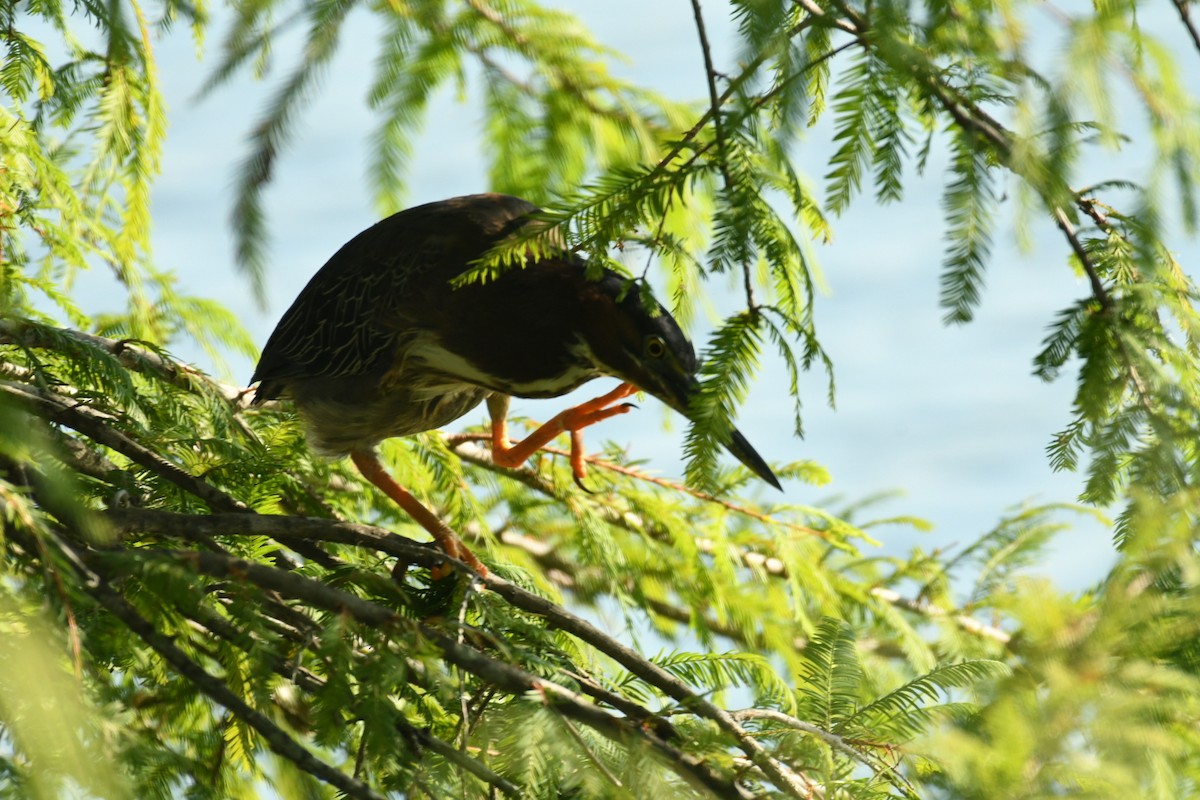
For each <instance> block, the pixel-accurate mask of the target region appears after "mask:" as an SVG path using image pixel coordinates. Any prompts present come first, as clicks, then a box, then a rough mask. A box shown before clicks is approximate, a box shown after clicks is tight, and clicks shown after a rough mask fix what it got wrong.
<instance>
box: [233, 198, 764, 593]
mask: <svg viewBox="0 0 1200 800" xmlns="http://www.w3.org/2000/svg"><path fill="white" fill-rule="evenodd" d="M537 211H538V209H537V208H536V207H535V206H533V205H532V204H530V203H527V202H526V201H524V200H521V199H519V198H516V197H510V196H507V195H499V194H480V195H470V196H467V197H456V198H453V199H450V200H443V201H441V202H437V203H429V204H427V205H423V206H418V207H416V208H411V209H408V210H406V211H401V212H400V213H398V214H394V215H392V216H391V217H388V218H387V219H385V220H383V221H381V222H379V223H377V224H376V225H374V226H372V227H370V228H368V229H367V230H365V231H363V232H362V233H360V234H359V235H358V236H356V237H354V238H353V239H351V240H350V242H348V243H347V244H346V245H345V246H344V247H342V249H341V250H339V251H338V252H337V253H336V254H335V255H334V256H333V258H331V259H329V261H328V262H327V263H326V264H325V266H324V267H322V268H321V269H320V271H318V272H317V274H316V275H315V276H313V278H312V280H311V281H309V283H308V285H307V286H305V287H304V290H303V291H302V292H301V293H300V296H299V297H297V298H296V301H295V302H294V303H292V306H291V308H289V309H288V310H287V312H286V313H285V314H284V315H283V318H282V319H281V320H280V321H279V325H278V326H277V327H276V328H275V331H274V333H272V334H271V337H270V339H268V340H267V346H266V347H265V348H263V352H262V358H261V359H260V360H259V362H258V367H257V368H256V369H255V370H254V377H253V378H251V383H253V382H254V381H261V384H260V385H259V387H258V391H257V392H256V395H255V398H254V402H255V403H261V402H263V401H265V400H270V399H272V398H276V397H286V398H289V399H291V400H292V401H293V402H294V403H295V405H296V407H297V409H298V410H299V411H300V414H301V416H302V418H303V419H304V422H305V424H306V428H307V433H308V437H309V440H310V442H311V443H312V444H313V446H314V447H315V449H316V450H318V451H319V452H321V453H324V454H326V455H331V456H338V457H340V456H345V455H349V456H350V457H351V459H352V460H353V461H354V464H355V466H357V467H358V469H359V471H361V472H362V474H363V475H364V477H366V478H367V479H368V480H369V481H371V482H372V483H374V484H375V485H376V486H377V487H379V489H380V490H382V491H383V492H384V493H385V494H386V495H388V497H390V498H391V499H392V500H394V501H395V502H396V503H397V504H399V505H400V507H401V508H403V509H404V510H405V511H406V512H407V513H408V514H409V515H411V516H412V517H413V518H414V519H415V520H416V521H417V522H418V523H419V524H420V525H421V526H422V527H424V528H425V529H426V530H428V531H429V532H430V533H431V534H432V535H433V537H434V539H435V540H436V541H437V542H438V544H439V545H441V547H442V549H443V550H445V551H446V553H447V554H448V555H450V556H451V557H456V558H461V559H463V560H465V561H467V563H468V564H470V565H471V566H472V567H473V568H474V569H476V570H477V571H480V572H486V570H485V569H484V567H483V566H482V565H481V564H480V563H479V562H478V560H477V559H476V558H475V557H474V555H472V554H471V553H470V551H469V550H467V549H466V547H465V546H464V545H463V544H462V543H461V542H459V541H458V538H457V537H456V536H455V535H454V533H453V532H452V531H451V530H450V529H449V528H448V527H447V526H446V525H445V524H444V523H443V522H442V521H441V520H439V519H438V518H437V516H436V515H434V514H433V513H432V512H431V511H429V510H428V509H427V508H425V507H424V506H423V505H421V503H420V502H418V501H417V500H416V498H414V497H413V496H412V495H411V494H409V493H408V492H407V491H406V490H405V489H404V488H403V487H401V486H400V485H399V484H398V483H397V482H396V481H395V480H394V479H392V477H391V476H390V475H389V474H388V473H387V471H386V470H385V468H384V466H383V464H382V463H381V462H380V460H379V458H378V456H377V455H376V454H375V447H376V445H378V444H379V442H381V441H382V440H384V439H387V438H390V437H393V436H408V435H411V434H414V433H419V432H421V431H425V430H430V429H432V428H438V427H440V426H442V425H445V424H447V423H449V422H451V421H453V420H455V419H458V418H459V417H461V416H462V415H463V414H466V413H467V412H468V411H470V410H471V409H473V408H475V407H476V406H477V405H478V404H479V403H480V402H481V401H485V400H486V401H487V407H488V411H489V413H490V415H491V419H492V437H491V438H492V458H493V460H494V461H495V463H497V464H498V465H501V466H505V467H516V466H519V465H520V464H521V463H523V462H524V461H525V460H526V459H527V458H529V457H530V456H531V455H533V454H534V453H535V452H536V451H537V450H538V449H540V448H542V447H544V446H545V445H546V444H548V443H549V442H550V441H551V440H552V439H554V438H555V437H556V436H558V435H559V434H561V433H563V432H569V433H570V434H571V465H572V469H573V472H574V475H575V478H576V481H577V482H578V481H580V480H581V479H582V477H583V444H582V434H581V433H580V432H581V431H582V430H583V429H584V428H586V427H587V426H589V425H592V424H594V423H596V422H599V421H601V420H603V419H607V418H608V417H611V416H614V415H617V414H621V413H624V412H626V411H628V410H629V409H630V408H632V405H631V404H629V403H622V402H620V401H621V400H623V399H624V398H626V397H628V396H629V395H631V394H633V393H635V392H637V391H638V390H642V391H645V392H647V393H649V394H651V395H653V396H655V397H657V398H658V399H660V400H662V401H663V402H664V403H666V404H667V405H668V406H670V407H671V408H673V409H675V410H676V411H678V412H680V413H681V414H684V415H687V414H688V413H689V411H688V402H689V398H690V397H691V396H692V394H694V393H695V392H696V391H697V389H698V386H699V384H698V382H697V380H696V377H695V375H696V355H695V352H694V351H693V349H692V345H691V343H690V342H689V341H688V340H687V338H686V337H685V336H684V335H683V332H682V331H681V330H680V329H679V326H678V325H677V324H676V323H675V320H674V319H673V318H672V317H671V315H670V314H669V313H667V311H666V309H664V308H662V307H661V306H659V305H658V304H657V303H654V304H653V307H651V308H647V304H646V303H645V302H644V301H643V299H642V297H641V294H640V293H639V292H638V291H637V290H631V287H630V281H629V279H627V278H624V277H622V276H620V275H618V274H617V273H615V272H612V271H611V270H601V271H600V274H599V277H598V278H597V279H595V280H593V279H591V278H589V277H588V276H587V275H586V274H585V273H586V267H585V263H584V261H583V260H582V259H580V258H578V257H574V256H570V255H566V254H564V255H561V256H553V257H545V258H541V259H539V260H535V261H532V262H531V263H528V264H527V265H525V267H524V268H513V269H510V270H508V271H505V272H503V273H502V274H501V275H500V276H499V277H497V278H496V279H494V280H490V281H487V282H483V283H470V284H467V285H464V286H461V287H458V288H455V287H453V286H452V285H451V282H452V280H453V279H454V278H455V277H457V276H458V275H460V274H462V273H463V272H464V271H466V270H467V269H468V268H469V267H470V266H471V265H472V264H473V263H474V262H476V261H477V260H478V259H479V258H480V257H481V256H482V255H483V254H484V253H485V252H487V251H488V250H489V249H490V248H492V247H493V246H494V245H495V244H496V243H498V242H499V241H500V240H502V239H503V238H504V237H506V236H508V235H510V234H511V233H512V232H513V231H515V230H517V229H518V228H520V227H521V226H522V225H525V224H526V223H527V222H529V221H530V219H531V215H532V214H534V213H536V212H537ZM600 375H612V376H614V377H616V378H619V379H620V380H621V381H623V383H621V385H620V386H618V387H617V388H616V389H614V390H613V391H611V392H608V393H607V394H605V395H603V396H601V397H597V398H595V399H594V400H591V401H589V402H586V403H583V404H581V405H578V406H575V407H573V408H569V409H567V410H566V411H563V412H562V413H560V414H558V415H557V416H555V417H554V418H553V419H551V420H550V421H549V422H547V423H545V424H544V425H542V426H541V427H540V428H538V429H537V430H536V431H534V432H533V433H532V434H530V435H529V436H528V437H527V438H526V439H524V440H523V441H521V442H520V443H518V444H515V445H513V444H510V443H509V440H508V431H507V423H506V416H507V413H508V404H509V398H510V397H513V396H516V397H531V398H536V397H558V396H560V395H563V394H566V393H567V392H569V391H571V390H572V389H574V388H576V387H577V386H579V385H581V384H583V383H585V382H587V381H590V380H591V379H592V378H596V377H599V376H600ZM726 447H727V448H728V450H729V451H730V452H731V453H732V454H733V455H734V456H736V457H737V458H738V459H739V460H740V461H741V462H742V463H743V464H745V465H746V466H747V467H749V468H750V469H751V470H752V471H753V472H754V473H755V474H756V475H758V476H759V477H761V478H762V479H763V480H765V481H767V482H768V483H770V484H771V485H772V486H774V487H776V488H779V482H778V480H776V478H775V475H774V474H773V473H772V472H771V469H770V467H768V466H767V464H766V462H764V461H763V460H762V458H761V457H760V456H759V455H758V453H756V452H755V451H754V448H752V447H751V446H750V444H749V443H748V442H747V441H746V439H745V438H744V437H743V436H742V435H741V434H740V433H738V432H737V431H736V430H735V431H733V432H732V434H731V436H730V439H729V441H728V443H727V444H726Z"/></svg>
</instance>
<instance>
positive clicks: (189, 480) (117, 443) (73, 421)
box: [0, 381, 248, 512]
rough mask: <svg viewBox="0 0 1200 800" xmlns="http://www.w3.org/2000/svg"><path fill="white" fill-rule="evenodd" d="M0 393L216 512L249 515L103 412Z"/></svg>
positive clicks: (4, 386)
mask: <svg viewBox="0 0 1200 800" xmlns="http://www.w3.org/2000/svg"><path fill="white" fill-rule="evenodd" d="M0 393H3V394H6V395H8V396H9V397H11V398H12V399H13V400H15V401H16V402H17V403H18V404H19V405H21V406H23V407H24V408H25V409H26V410H28V411H29V412H30V413H32V414H34V415H35V416H39V417H42V418H44V419H46V420H48V421H50V422H56V423H58V424H61V425H66V426H67V427H68V428H71V429H72V430H75V431H78V432H79V433H82V434H84V435H85V436H87V437H89V438H90V439H92V440H94V441H96V442H97V443H99V444H102V445H104V446H105V447H111V448H112V449H113V450H116V451H117V452H118V453H120V454H121V455H123V456H125V457H127V458H128V459H129V460H131V461H133V462H135V463H137V464H140V465H141V466H143V467H145V468H146V469H148V470H150V471H151V472H154V473H156V474H158V475H159V476H161V477H163V478H165V479H166V480H168V481H170V482H171V483H173V484H175V485H176V486H178V487H179V488H181V489H183V490H184V491H186V492H188V493H190V494H193V495H195V496H196V497H198V498H200V499H201V500H203V501H204V502H206V503H208V505H209V507H210V508H212V509H213V510H214V511H227V512H228V511H234V512H236V511H248V509H247V508H246V506H245V505H244V504H243V503H242V502H241V501H240V500H236V499H234V498H233V497H231V496H229V495H227V494H225V493H224V492H222V491H221V490H220V489H217V488H216V487H214V486H211V485H209V484H208V483H206V482H204V481H203V480H201V479H200V478H197V477H196V476H194V475H192V474H191V473H189V472H187V471H185V470H184V469H182V468H181V467H178V466H176V465H175V464H172V463H171V462H170V461H168V460H167V459H165V458H163V457H162V456H161V455H159V454H158V453H156V452H154V451H153V450H151V449H149V448H148V447H145V446H143V445H141V444H139V443H137V442H135V441H134V440H133V439H131V438H129V437H128V436H127V435H125V434H124V433H122V432H120V431H118V430H116V429H115V428H113V427H110V425H109V421H110V420H111V419H112V418H111V417H109V416H108V415H107V414H104V413H103V412H101V411H97V410H95V409H93V408H91V407H89V406H86V405H82V404H80V403H75V402H73V401H71V400H69V399H67V398H65V397H63V396H61V395H58V394H55V393H54V392H50V391H47V390H45V389H41V388H38V387H35V386H26V385H24V384H19V383H10V382H8V381H0Z"/></svg>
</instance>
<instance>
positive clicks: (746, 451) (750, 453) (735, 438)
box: [725, 428, 783, 491]
mask: <svg viewBox="0 0 1200 800" xmlns="http://www.w3.org/2000/svg"><path fill="white" fill-rule="evenodd" d="M725 449H726V450H728V451H729V452H731V453H733V455H734V457H735V458H737V460H738V461H740V462H742V463H743V464H745V465H746V466H747V467H749V468H750V471H751V472H753V473H754V474H755V475H757V476H758V477H760V478H762V479H763V480H764V481H766V482H767V483H769V484H771V485H772V486H774V487H775V488H776V489H779V490H780V491H783V487H782V486H780V485H779V479H778V478H776V477H775V473H774V472H772V471H771V468H770V467H768V466H767V462H766V461H763V457H762V456H760V455H759V454H758V451H756V450H755V449H754V448H753V447H751V446H750V443H749V442H747V441H746V437H745V436H742V433H741V431H739V430H738V429H737V428H734V429H733V435H732V436H730V437H729V441H728V442H726V444H725Z"/></svg>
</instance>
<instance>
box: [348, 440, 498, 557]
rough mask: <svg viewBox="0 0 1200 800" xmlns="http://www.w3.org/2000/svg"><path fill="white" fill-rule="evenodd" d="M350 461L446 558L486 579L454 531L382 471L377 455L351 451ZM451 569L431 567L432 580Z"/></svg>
mask: <svg viewBox="0 0 1200 800" xmlns="http://www.w3.org/2000/svg"><path fill="white" fill-rule="evenodd" d="M350 459H351V460H352V461H353V462H354V466H356V467H358V471H359V472H361V473H362V474H363V477H364V478H366V479H367V480H369V481H370V482H371V483H373V484H375V485H376V486H377V487H379V490H380V491H382V492H383V493H384V494H386V495H387V496H388V497H390V498H391V499H392V500H393V501H394V502H395V503H396V505H398V506H400V507H401V508H402V509H404V511H405V512H406V513H407V514H408V515H409V516H410V517H412V518H413V519H414V520H416V522H417V524H418V525H420V526H421V527H422V528H424V529H425V530H427V531H429V533H430V535H431V536H433V538H434V539H435V540H436V541H437V543H438V545H439V546H440V547H441V548H442V551H443V552H445V554H446V555H448V556H450V558H457V559H458V560H459V561H465V562H466V564H467V566H469V567H470V568H471V569H473V570H475V572H476V573H477V574H478V575H480V576H481V577H486V576H487V574H488V568H487V567H485V566H484V565H483V564H482V563H481V562H480V561H479V559H478V558H476V557H475V554H474V553H472V552H471V551H470V550H468V549H467V546H466V545H465V544H463V543H462V541H461V540H460V539H459V538H458V536H457V535H456V534H455V533H454V531H452V530H450V526H449V525H447V524H446V523H444V522H442V521H441V520H440V519H438V517H437V515H436V514H434V513H433V512H432V511H430V510H429V509H428V508H426V507H425V506H423V505H422V504H421V501H420V500H418V499H417V498H415V497H413V496H412V494H411V493H409V491H408V490H407V489H405V488H404V487H403V486H401V485H400V484H398V483H396V479H395V478H393V477H392V476H391V475H389V474H388V471H387V470H386V469H385V468H384V466H383V462H382V461H380V460H379V456H377V455H375V454H374V453H373V452H370V451H367V450H355V451H354V452H352V453H351V454H350ZM451 570H452V568H450V566H449V565H448V564H443V565H442V567H435V568H434V569H433V570H432V571H431V572H432V576H433V578H434V580H440V579H441V578H444V577H446V576H447V575H449V574H450V572H451Z"/></svg>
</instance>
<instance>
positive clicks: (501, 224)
mask: <svg viewBox="0 0 1200 800" xmlns="http://www.w3.org/2000/svg"><path fill="white" fill-rule="evenodd" d="M536 210H537V209H536V207H535V206H533V205H531V204H530V203H527V202H526V201H524V200H520V199H518V198H515V197H509V196H506V195H469V196H466V197H456V198H453V199H450V200H443V201H440V202H437V203H428V204H426V205H423V206H417V207H415V208H411V209H408V210H406V211H401V212H399V213H397V214H393V215H392V216H390V217H388V218H387V219H384V220H381V221H380V222H378V223H376V224H375V225H373V226H371V227H370V228H368V229H367V230H365V231H363V232H362V233H360V234H358V235H357V236H355V237H354V238H353V239H351V240H350V241H349V242H347V243H346V244H345V245H344V246H343V247H342V248H341V249H340V250H338V251H337V253H335V254H334V255H333V257H332V258H330V259H329V261H328V262H326V264H325V266H323V267H321V269H320V270H319V271H318V272H317V274H316V275H314V276H313V278H312V280H310V281H309V282H308V285H307V286H305V287H304V290H303V291H301V292H300V295H299V296H298V297H297V298H296V300H295V302H293V303H292V305H291V307H290V308H289V309H288V310H287V312H285V313H284V315H283V318H282V319H281V320H280V321H279V324H278V325H277V326H276V328H275V331H274V332H273V333H272V334H271V336H270V338H269V339H268V340H267V345H266V347H264V348H263V352H262V357H261V358H260V359H259V362H258V366H257V367H256V368H255V370H254V376H253V377H252V378H251V379H250V382H251V383H253V382H254V381H262V385H261V386H260V387H259V389H258V391H257V393H256V395H255V402H261V401H263V400H269V399H271V398H274V397H278V396H279V394H280V393H281V392H282V391H283V389H284V387H285V386H286V383H287V382H288V381H289V380H295V379H304V378H333V377H343V376H350V375H358V374H367V373H371V372H374V371H376V370H379V369H381V363H382V362H390V360H391V358H392V356H393V354H394V352H395V349H396V347H397V343H398V341H399V340H400V337H401V336H402V335H403V334H404V332H405V331H406V330H408V329H410V328H412V327H413V325H414V324H415V320H416V319H419V318H421V317H424V316H426V314H427V313H428V311H429V309H430V306H431V305H436V304H439V303H442V302H444V301H445V299H446V295H447V293H448V292H449V291H450V283H449V282H450V280H451V279H452V278H454V277H455V276H457V275H459V274H460V273H462V272H463V271H464V270H465V269H466V268H467V267H468V265H469V264H470V262H471V261H473V260H475V259H477V258H479V256H481V255H483V253H484V252H485V251H486V250H487V249H488V248H489V247H490V246H491V245H492V244H494V243H495V242H496V241H497V240H498V239H499V238H501V237H502V236H504V235H507V234H508V233H509V232H511V231H512V230H513V229H515V228H516V227H519V226H520V225H522V224H524V222H525V219H526V217H527V216H528V214H529V213H530V212H532V211H536ZM382 368H384V369H385V368H386V365H384V366H383V367H382Z"/></svg>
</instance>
